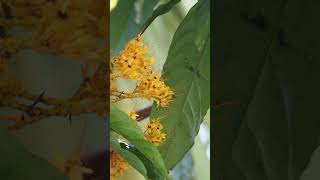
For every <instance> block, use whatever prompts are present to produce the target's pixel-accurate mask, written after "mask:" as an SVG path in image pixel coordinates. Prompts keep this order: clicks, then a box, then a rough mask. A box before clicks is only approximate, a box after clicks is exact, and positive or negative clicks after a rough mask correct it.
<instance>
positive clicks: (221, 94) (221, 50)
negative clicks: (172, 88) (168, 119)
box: [212, 0, 320, 180]
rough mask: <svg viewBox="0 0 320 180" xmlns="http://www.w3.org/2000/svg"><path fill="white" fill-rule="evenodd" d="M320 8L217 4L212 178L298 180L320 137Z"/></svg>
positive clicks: (273, 3) (282, 3)
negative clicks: (319, 17)
mask: <svg viewBox="0 0 320 180" xmlns="http://www.w3.org/2000/svg"><path fill="white" fill-rule="evenodd" d="M319 5H320V3H319V2H316V1H311V0H307V1H304V2H303V3H300V2H298V1H267V0H261V1H259V2H254V1H244V2H241V3H240V2H238V1H233V0H230V1H228V2H226V1H221V2H220V3H217V4H215V6H214V7H215V9H214V10H213V11H214V12H215V13H216V17H220V18H216V19H214V21H215V29H214V30H215V32H214V34H215V48H214V57H213V59H214V61H213V66H212V67H213V70H212V72H213V73H214V74H213V77H214V86H213V87H214V89H213V92H214V94H213V98H214V104H216V108H214V109H213V111H214V114H213V115H214V116H213V119H214V121H213V122H214V124H213V133H214V134H213V138H214V139H213V141H214V143H215V144H216V145H215V148H214V158H215V161H214V165H213V166H214V168H215V170H214V172H213V174H214V178H216V179H225V180H233V179H239V180H244V179H247V180H255V179H262V180H263V179H272V180H291V179H300V177H301V174H302V173H303V171H304V169H305V167H306V166H307V165H308V163H309V159H310V157H311V155H312V153H313V152H314V150H315V149H316V148H317V147H318V138H319V135H320V121H319V119H320V114H319V113H318V102H319V100H320V96H319V91H320V85H319V83H318V80H319V78H320V72H319V68H320V63H319V61H317V60H316V59H318V58H319V57H320V53H319V50H318V47H319V45H320V39H319V38H315V36H314V34H317V32H319V30H320V26H319V23H318V22H317V20H316V19H317V18H316V17H317V16H318V15H320V12H319V11H316V8H315V7H316V6H319ZM226 102H230V103H226ZM223 104H224V105H223Z"/></svg>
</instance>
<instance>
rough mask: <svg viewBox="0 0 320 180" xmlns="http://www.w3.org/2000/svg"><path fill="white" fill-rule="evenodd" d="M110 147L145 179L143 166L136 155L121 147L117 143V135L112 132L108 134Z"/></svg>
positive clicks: (145, 171) (145, 174) (145, 172)
mask: <svg viewBox="0 0 320 180" xmlns="http://www.w3.org/2000/svg"><path fill="white" fill-rule="evenodd" d="M110 146H111V148H112V149H113V150H115V151H116V152H117V153H118V154H120V155H121V156H122V157H123V158H124V159H125V160H126V161H127V162H128V163H129V164H130V165H131V166H132V167H133V168H135V169H136V170H137V171H138V172H139V173H140V174H142V175H143V176H144V177H147V170H146V168H145V167H144V164H143V163H142V162H141V160H140V159H139V158H137V156H136V155H134V154H133V153H132V152H130V151H129V150H128V149H126V148H125V147H121V145H120V144H119V142H118V138H117V134H116V133H114V132H113V131H111V132H110Z"/></svg>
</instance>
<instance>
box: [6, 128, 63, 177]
mask: <svg viewBox="0 0 320 180" xmlns="http://www.w3.org/2000/svg"><path fill="white" fill-rule="evenodd" d="M0 139H1V144H0V155H1V162H0V177H1V179H5V180H18V179H23V180H43V179H46V180H67V179H68V178H67V177H66V176H65V175H63V174H62V173H61V172H60V171H59V170H58V169H56V168H55V167H53V166H52V165H51V164H49V163H48V162H47V161H46V160H44V159H41V158H39V157H37V156H35V155H34V154H32V153H30V152H29V151H27V150H26V149H25V148H24V146H23V145H22V144H21V143H20V142H19V141H18V140H17V139H16V138H15V137H14V136H13V135H11V134H10V133H9V132H8V131H7V130H6V129H3V128H1V129H0Z"/></svg>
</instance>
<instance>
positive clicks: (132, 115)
mask: <svg viewBox="0 0 320 180" xmlns="http://www.w3.org/2000/svg"><path fill="white" fill-rule="evenodd" d="M127 114H128V116H129V117H130V118H131V119H133V120H135V121H137V118H138V117H139V115H138V114H137V112H136V111H135V110H131V111H129V112H127Z"/></svg>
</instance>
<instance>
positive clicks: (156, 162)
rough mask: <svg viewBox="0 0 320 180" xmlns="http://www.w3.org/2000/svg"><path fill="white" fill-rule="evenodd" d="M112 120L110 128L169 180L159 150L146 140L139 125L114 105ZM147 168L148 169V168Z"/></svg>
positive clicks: (111, 107) (111, 113) (111, 110)
mask: <svg viewBox="0 0 320 180" xmlns="http://www.w3.org/2000/svg"><path fill="white" fill-rule="evenodd" d="M110 119H111V120H110V128H111V129H112V130H113V131H115V132H116V133H118V134H119V135H121V136H122V137H124V138H125V139H127V140H128V141H129V142H130V143H131V144H132V145H134V147H135V148H136V149H137V150H138V151H139V152H141V153H142V154H143V155H144V156H145V157H146V158H147V159H148V160H149V161H150V162H151V163H152V165H153V166H154V167H155V170H157V171H158V173H159V174H161V176H162V177H163V178H166V179H169V177H168V173H167V170H166V168H165V165H164V162H163V160H162V157H161V155H160V153H159V151H158V149H157V148H156V147H155V146H154V145H153V144H151V143H150V142H148V141H147V140H145V139H144V135H143V132H142V129H141V128H140V127H139V126H138V125H137V123H136V122H134V120H132V119H130V118H129V117H128V116H127V115H126V114H125V113H123V112H122V111H120V110H119V109H118V108H117V107H116V106H115V105H113V104H111V106H110ZM146 168H147V169H148V167H146ZM148 175H149V174H148Z"/></svg>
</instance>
